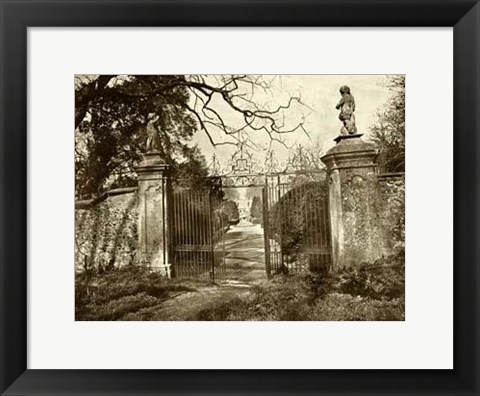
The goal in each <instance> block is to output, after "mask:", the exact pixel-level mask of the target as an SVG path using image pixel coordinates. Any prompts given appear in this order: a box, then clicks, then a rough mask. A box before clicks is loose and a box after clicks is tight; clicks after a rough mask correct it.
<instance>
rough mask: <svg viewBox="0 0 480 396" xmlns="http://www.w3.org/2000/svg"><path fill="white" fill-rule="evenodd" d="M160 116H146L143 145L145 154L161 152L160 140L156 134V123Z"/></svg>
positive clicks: (151, 114)
mask: <svg viewBox="0 0 480 396" xmlns="http://www.w3.org/2000/svg"><path fill="white" fill-rule="evenodd" d="M159 119H160V116H159V115H158V114H153V113H150V114H149V115H148V122H147V126H146V130H147V142H146V144H145V151H146V152H147V153H151V152H158V151H161V148H162V146H161V139H160V134H159V133H158V121H159Z"/></svg>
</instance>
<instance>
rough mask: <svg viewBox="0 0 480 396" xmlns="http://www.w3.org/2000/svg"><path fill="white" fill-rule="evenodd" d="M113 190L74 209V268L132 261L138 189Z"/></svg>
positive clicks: (120, 265)
mask: <svg viewBox="0 0 480 396" xmlns="http://www.w3.org/2000/svg"><path fill="white" fill-rule="evenodd" d="M122 190H123V191H120V189H118V190H113V191H111V192H109V193H106V194H105V197H104V198H103V200H95V201H92V202H89V203H87V202H86V201H83V202H82V203H81V204H80V205H77V208H76V210H75V270H77V271H83V270H85V269H93V268H95V269H99V268H109V267H122V266H125V265H129V264H133V263H134V262H135V258H136V257H135V255H136V251H137V247H138V236H137V217H138V212H137V193H136V191H135V190H133V191H132V189H122Z"/></svg>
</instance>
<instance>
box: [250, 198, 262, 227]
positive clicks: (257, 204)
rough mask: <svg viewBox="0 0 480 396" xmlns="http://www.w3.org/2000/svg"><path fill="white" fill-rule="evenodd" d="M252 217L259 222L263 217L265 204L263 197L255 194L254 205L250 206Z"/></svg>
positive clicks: (255, 221) (253, 220)
mask: <svg viewBox="0 0 480 396" xmlns="http://www.w3.org/2000/svg"><path fill="white" fill-rule="evenodd" d="M250 217H251V221H252V223H254V224H259V223H260V222H262V219H263V204H262V199H261V198H260V197H259V196H258V195H255V196H254V197H253V199H252V205H251V207H250Z"/></svg>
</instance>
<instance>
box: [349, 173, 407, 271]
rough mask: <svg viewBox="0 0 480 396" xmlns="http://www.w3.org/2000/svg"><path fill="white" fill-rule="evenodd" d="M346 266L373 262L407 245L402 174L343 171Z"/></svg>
mask: <svg viewBox="0 0 480 396" xmlns="http://www.w3.org/2000/svg"><path fill="white" fill-rule="evenodd" d="M341 185H342V189H341V200H342V215H343V234H344V244H345V246H347V247H348V249H347V250H348V254H347V255H346V257H345V260H344V266H351V265H358V264H362V263H367V262H368V263H372V262H375V261H376V260H378V259H381V258H384V257H388V256H390V255H392V254H395V253H396V252H398V251H399V250H402V249H403V248H404V246H405V179H404V175H403V174H383V175H370V176H367V177H365V176H361V175H358V174H356V172H355V171H351V172H348V171H346V172H343V173H342V183H341Z"/></svg>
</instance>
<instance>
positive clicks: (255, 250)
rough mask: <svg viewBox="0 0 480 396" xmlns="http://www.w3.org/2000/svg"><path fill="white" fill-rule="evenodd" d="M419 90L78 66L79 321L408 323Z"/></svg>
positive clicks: (391, 82)
mask: <svg viewBox="0 0 480 396" xmlns="http://www.w3.org/2000/svg"><path fill="white" fill-rule="evenodd" d="M405 82H406V76H405V75H403V74H402V75H387V74H385V75H379V74H372V75H365V74H359V75H248V74H247V75H223V74H222V75H198V74H192V75H134V74H131V75H80V74H78V75H75V76H74V94H75V113H74V114H75V120H74V123H75V148H74V161H75V320H76V321H404V320H405ZM70 174H71V173H70Z"/></svg>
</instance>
